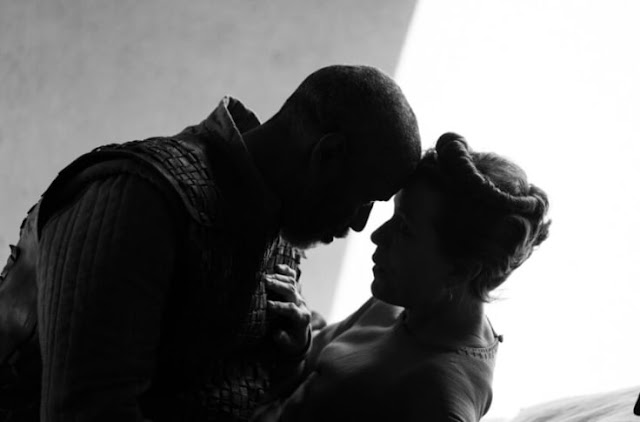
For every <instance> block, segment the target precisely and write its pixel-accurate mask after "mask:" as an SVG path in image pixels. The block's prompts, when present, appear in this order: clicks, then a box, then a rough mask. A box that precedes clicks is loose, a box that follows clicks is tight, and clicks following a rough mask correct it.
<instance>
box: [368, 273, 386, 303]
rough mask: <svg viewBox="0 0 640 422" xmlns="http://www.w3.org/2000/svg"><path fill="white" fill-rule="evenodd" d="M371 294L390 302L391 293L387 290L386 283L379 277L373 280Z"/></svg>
mask: <svg viewBox="0 0 640 422" xmlns="http://www.w3.org/2000/svg"><path fill="white" fill-rule="evenodd" d="M371 294H372V295H373V297H375V298H376V299H380V300H381V301H383V302H388V299H389V298H388V296H389V295H388V294H386V292H385V289H384V284H383V283H382V282H381V281H380V280H378V279H377V278H374V279H373V281H372V282H371Z"/></svg>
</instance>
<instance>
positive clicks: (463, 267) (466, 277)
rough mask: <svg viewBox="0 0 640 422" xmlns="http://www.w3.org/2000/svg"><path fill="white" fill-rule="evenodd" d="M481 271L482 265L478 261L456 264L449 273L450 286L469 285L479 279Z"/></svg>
mask: <svg viewBox="0 0 640 422" xmlns="http://www.w3.org/2000/svg"><path fill="white" fill-rule="evenodd" d="M481 271H482V264H481V263H480V262H478V261H465V262H459V263H456V264H455V265H453V266H452V267H451V272H450V273H449V279H450V284H451V285H452V287H454V286H455V287H457V286H459V285H462V284H467V283H468V282H470V281H471V280H474V279H475V278H477V277H478V276H479V275H480V272H481Z"/></svg>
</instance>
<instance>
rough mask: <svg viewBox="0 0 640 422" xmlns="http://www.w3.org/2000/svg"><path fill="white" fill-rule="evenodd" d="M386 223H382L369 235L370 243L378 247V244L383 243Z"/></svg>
mask: <svg viewBox="0 0 640 422" xmlns="http://www.w3.org/2000/svg"><path fill="white" fill-rule="evenodd" d="M388 223H389V222H388V221H387V222H386V223H383V224H382V225H381V226H380V227H378V228H377V229H375V230H374V231H373V233H371V241H372V242H373V243H375V244H376V245H380V243H382V242H383V240H384V236H385V232H386V230H387V226H388Z"/></svg>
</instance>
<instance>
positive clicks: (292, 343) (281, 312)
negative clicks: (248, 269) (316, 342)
mask: <svg viewBox="0 0 640 422" xmlns="http://www.w3.org/2000/svg"><path fill="white" fill-rule="evenodd" d="M263 278H264V281H265V287H266V289H267V311H268V312H271V313H273V314H275V315H278V316H280V318H279V319H281V320H282V323H280V324H278V325H277V328H276V329H275V331H274V332H273V341H274V342H275V344H276V346H277V347H278V348H279V350H280V353H281V354H282V355H283V356H284V357H285V359H295V360H298V359H300V360H301V359H304V357H305V356H306V354H307V352H308V349H309V347H310V345H311V311H310V310H309V308H308V307H307V303H306V302H305V300H304V298H303V297H302V294H301V293H300V289H299V288H298V284H297V283H296V272H295V270H293V269H292V268H291V267H289V266H287V265H283V264H278V265H276V266H275V273H274V274H265V275H263Z"/></svg>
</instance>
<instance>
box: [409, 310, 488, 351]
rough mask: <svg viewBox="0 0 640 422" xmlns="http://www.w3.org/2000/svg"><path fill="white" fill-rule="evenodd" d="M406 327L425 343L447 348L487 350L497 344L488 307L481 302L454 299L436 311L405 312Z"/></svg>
mask: <svg viewBox="0 0 640 422" xmlns="http://www.w3.org/2000/svg"><path fill="white" fill-rule="evenodd" d="M405 313H406V318H405V322H404V323H405V325H406V327H407V329H408V330H409V332H410V333H411V335H413V336H414V337H416V339H417V340H418V341H419V342H421V343H423V344H430V345H438V346H445V347H454V348H455V347H460V346H469V347H487V346H488V345H490V344H492V343H493V342H494V334H493V330H492V329H491V327H490V326H489V325H488V323H487V321H486V318H485V314H484V304H483V303H482V302H480V301H477V300H473V299H467V300H457V301H456V300H454V301H447V302H443V303H441V304H440V305H439V306H437V307H436V308H435V309H433V308H432V309H430V310H423V309H409V308H407V309H405Z"/></svg>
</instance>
